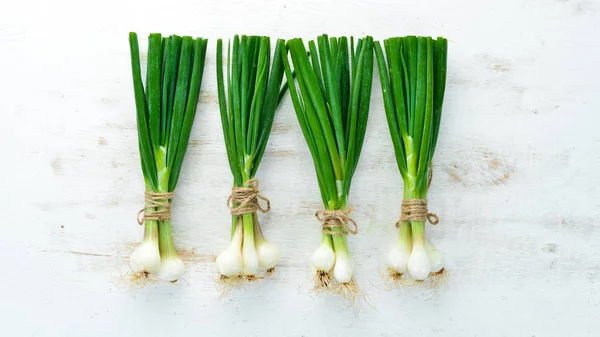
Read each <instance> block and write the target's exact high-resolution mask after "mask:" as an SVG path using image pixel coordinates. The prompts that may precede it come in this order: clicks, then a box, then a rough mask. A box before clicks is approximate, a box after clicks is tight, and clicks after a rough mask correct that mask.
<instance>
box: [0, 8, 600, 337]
mask: <svg viewBox="0 0 600 337" xmlns="http://www.w3.org/2000/svg"><path fill="white" fill-rule="evenodd" d="M177 3H180V5H177V6H175V5H171V4H169V5H167V4H166V3H165V2H164V1H127V0H119V1H115V0H106V1H102V2H91V3H90V2H83V1H66V0H56V1H51V2H48V1H19V2H11V3H10V4H8V3H4V6H2V7H3V9H2V10H1V11H0V50H2V52H1V53H0V90H1V92H2V93H3V94H2V99H0V111H1V113H2V116H3V117H4V118H3V123H1V124H0V131H1V132H0V140H1V141H2V143H3V144H4V147H3V152H4V153H5V154H6V156H5V157H4V158H5V160H4V165H2V166H1V168H0V173H1V174H2V177H3V179H2V181H1V182H0V186H1V187H2V188H3V190H4V191H5V193H4V194H3V195H2V197H0V198H1V204H2V209H3V214H4V217H5V221H4V224H3V227H2V228H3V233H2V235H1V236H0V254H1V256H3V257H4V258H5V263H6V264H5V265H4V266H5V267H6V269H4V272H3V274H2V277H1V279H0V299H1V301H0V323H1V325H2V331H3V334H2V335H6V336H61V337H64V336H78V337H79V336H163V335H169V336H229V335H237V336H245V335H252V336H417V335H418V336H537V337H540V336H597V335H598V332H599V331H600V257H599V256H600V255H599V254H598V253H599V250H598V249H599V248H598V242H600V228H599V227H600V226H599V223H600V190H598V186H599V185H600V178H599V177H600V174H599V172H600V155H599V153H600V133H599V132H598V131H597V130H598V125H600V117H599V116H600V115H599V113H598V112H599V111H600V104H599V103H598V99H597V95H598V92H599V90H600V85H599V84H598V78H600V65H599V63H598V60H600V40H598V38H597V36H598V33H600V31H599V27H598V22H600V3H599V2H598V1H591V0H556V1H552V0H505V1H467V0H459V1H402V2H400V1H391V0H390V1H350V0H347V1H328V2H321V1H316V0H310V1H269V0H260V1H223V0H219V1H214V0H207V1H192V0H186V1H178V2H177ZM259 10H260V12H259ZM129 31H136V32H138V33H139V35H140V36H141V37H144V36H147V33H149V32H162V33H164V34H170V33H177V34H189V35H194V36H204V37H208V38H209V39H210V42H209V50H208V55H207V61H206V63H207V67H206V71H205V75H204V80H203V86H202V93H201V97H200V106H199V111H198V114H197V118H196V122H195V126H194V129H193V132H192V137H191V138H192V139H191V142H190V147H189V148H188V154H187V156H186V161H185V164H184V167H183V170H182V175H181V179H180V181H179V186H178V188H177V191H176V196H175V204H174V219H173V223H174V235H175V241H176V244H177V246H178V248H179V249H180V251H181V255H182V257H183V258H184V260H185V262H186V265H187V270H186V274H185V280H183V281H181V282H179V283H178V284H175V285H170V284H169V285H165V284H155V285H151V286H148V287H146V288H144V289H141V290H134V289H130V288H129V287H128V286H127V285H125V284H123V283H122V282H120V281H121V280H120V279H121V277H122V275H123V274H124V273H125V272H126V271H127V257H128V256H129V254H130V253H131V251H132V249H133V247H135V245H136V243H137V242H138V241H139V240H140V239H141V236H142V228H141V227H140V226H138V225H137V224H136V221H135V215H136V213H137V211H138V209H139V208H141V207H142V195H143V182H142V177H141V169H140V165H139V157H138V150H137V140H136V130H135V120H134V118H135V113H134V99H133V90H132V85H131V78H130V65H129V54H128V53H129V51H128V47H127V32H129ZM323 32H327V33H329V34H331V35H339V34H346V35H363V34H366V33H368V34H371V35H373V36H374V37H375V38H376V39H382V38H385V37H388V36H392V35H406V34H419V35H434V36H436V35H442V36H445V37H447V38H448V39H449V64H448V76H449V77H448V85H447V92H446V100H445V104H444V115H443V119H442V125H441V131H440V139H439V143H438V144H439V147H438V150H437V152H436V156H435V158H434V178H433V185H432V188H431V192H430V200H429V201H430V208H431V210H432V211H435V212H436V213H437V214H438V215H439V216H440V218H441V223H440V225H439V226H437V227H435V228H433V229H431V230H430V237H431V240H432V242H434V243H435V244H436V245H437V246H438V247H439V248H440V249H441V250H442V251H443V252H444V253H445V256H446V260H447V268H448V270H449V271H450V282H449V284H448V286H447V288H446V290H445V291H444V292H442V293H441V294H439V295H437V296H435V297H434V298H430V295H431V293H430V292H429V291H427V290H424V289H420V288H416V289H412V290H411V289H407V290H404V291H401V290H397V289H396V290H387V289H386V287H385V284H384V283H383V281H382V278H381V276H380V268H381V262H382V260H383V257H384V256H385V254H386V253H387V249H388V247H389V245H390V244H391V242H392V241H393V240H394V239H395V237H396V235H397V232H396V231H397V230H396V229H395V228H394V226H393V224H394V222H395V221H396V219H397V217H398V215H399V205H400V201H401V196H402V181H401V179H400V175H399V173H398V171H397V168H396V164H395V162H394V159H393V150H392V146H391V142H390V139H389V135H388V131H387V126H386V123H385V116H384V113H383V106H382V98H381V91H380V86H379V81H378V75H377V74H375V80H374V84H373V95H372V100H371V115H370V120H369V125H368V129H367V136H366V140H365V145H364V150H363V154H362V157H361V161H360V163H359V166H358V170H357V172H356V175H355V178H354V181H353V186H352V190H351V195H350V204H352V205H354V207H355V208H356V212H355V213H354V214H355V219H356V220H357V222H358V224H359V230H360V232H359V234H358V235H357V236H354V237H352V238H350V248H351V250H352V252H353V254H354V257H355V258H356V262H357V274H358V275H357V280H358V282H359V284H360V285H361V287H362V289H363V290H364V291H365V292H366V293H367V294H368V296H369V298H370V300H371V302H372V304H373V306H374V307H375V309H374V308H372V307H370V306H368V305H365V306H364V307H363V308H362V310H361V311H360V312H359V314H358V316H357V315H355V312H354V311H353V310H352V309H351V308H348V307H347V304H345V303H344V301H342V300H341V299H339V298H337V297H335V296H315V295H314V294H313V293H312V292H311V284H310V278H311V271H310V268H309V257H310V254H311V253H312V252H313V250H314V249H315V248H316V247H317V245H318V244H319V225H318V223H317V222H316V220H315V219H314V217H313V214H314V211H315V210H316V209H317V208H319V207H320V197H319V195H318V187H317V182H316V178H315V173H314V169H313V166H312V160H311V158H310V155H309V152H308V149H307V147H306V144H305V143H304V139H303V138H302V135H301V132H300V129H299V127H298V125H297V121H296V117H295V115H294V112H293V109H292V106H291V104H290V102H289V99H286V100H285V103H284V104H283V106H281V108H280V110H279V112H278V114H277V116H276V119H275V125H274V128H273V134H272V137H271V139H270V142H269V145H268V148H267V152H266V154H265V157H264V160H263V163H262V165H261V168H260V170H259V173H258V178H260V180H261V188H262V192H263V194H264V195H265V196H268V197H269V198H270V199H271V201H272V206H273V208H272V211H271V212H270V213H269V214H267V215H265V216H261V221H262V223H263V224H264V230H265V234H266V235H267V237H268V239H269V240H271V241H272V242H274V243H276V244H277V245H278V246H279V247H280V249H281V263H280V267H279V268H278V269H277V272H276V275H275V277H274V278H272V279H268V280H264V281H263V282H260V283H256V284H252V285H249V286H248V287H247V288H245V289H240V290H235V291H233V292H232V293H231V294H229V295H227V296H225V297H222V298H221V297H220V296H219V295H220V293H219V291H218V289H216V287H215V283H214V278H215V276H216V271H215V269H214V267H213V265H212V263H211V260H212V258H213V256H214V255H216V254H218V253H219V252H220V251H221V250H222V249H224V248H225V246H226V244H227V241H228V233H229V227H230V222H229V217H228V212H227V208H226V206H225V200H226V198H227V196H228V193H229V190H230V187H231V182H232V179H231V176H230V174H229V170H228V167H227V159H226V156H225V148H224V144H223V139H222V134H221V131H220V126H219V122H220V121H219V113H218V106H217V99H216V76H215V43H216V39H217V38H218V37H223V38H227V37H229V36H231V35H233V34H235V33H246V34H268V35H270V36H272V37H282V38H291V37H296V36H301V37H303V38H305V39H308V38H314V37H315V36H317V35H318V34H321V33H323ZM141 45H142V48H145V46H146V41H145V40H144V39H142V41H141ZM428 298H429V300H427V299H428Z"/></svg>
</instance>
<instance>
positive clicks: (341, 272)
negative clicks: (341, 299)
mask: <svg viewBox="0 0 600 337" xmlns="http://www.w3.org/2000/svg"><path fill="white" fill-rule="evenodd" d="M353 276H354V259H352V257H351V256H349V255H346V254H340V255H338V256H336V261H335V266H334V267H333V277H335V279H336V281H338V282H340V283H348V282H350V281H351V280H352V277H353Z"/></svg>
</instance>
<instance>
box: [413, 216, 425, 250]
mask: <svg viewBox="0 0 600 337" xmlns="http://www.w3.org/2000/svg"><path fill="white" fill-rule="evenodd" d="M410 227H411V230H412V239H413V245H415V246H418V245H422V244H424V243H425V223H423V221H411V222H410Z"/></svg>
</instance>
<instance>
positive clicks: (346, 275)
mask: <svg viewBox="0 0 600 337" xmlns="http://www.w3.org/2000/svg"><path fill="white" fill-rule="evenodd" d="M349 44H350V52H349V51H348V47H349V46H348V45H349ZM308 46H309V51H310V52H307V50H306V48H305V46H304V43H303V42H302V39H292V40H289V41H288V43H287V46H286V48H285V49H283V50H282V59H283V64H284V68H285V73H286V77H287V80H288V84H289V87H290V94H291V97H292V101H293V104H294V109H295V111H296V115H297V117H298V121H299V123H300V127H301V128H302V132H303V134H304V138H305V139H306V142H307V144H308V147H309V149H310V152H311V154H312V157H313V161H314V166H315V170H316V173H317V180H318V182H319V189H320V191H321V197H322V199H323V205H324V206H325V210H322V211H318V212H317V214H316V215H317V218H318V219H319V221H321V223H322V226H323V228H322V233H323V235H322V239H321V245H320V246H319V248H318V249H317V250H316V251H315V253H314V254H313V256H312V264H313V267H314V268H315V269H316V277H315V280H316V284H315V287H316V289H317V290H319V289H324V290H333V291H336V289H342V290H343V289H344V288H346V290H348V289H352V288H353V287H356V285H355V282H354V269H355V267H354V260H353V258H352V256H351V255H350V252H349V251H348V247H347V243H346V242H347V241H346V235H348V234H356V233H357V227H356V223H355V222H354V221H353V220H352V218H351V217H350V216H349V213H350V212H351V211H352V208H351V207H350V208H347V201H348V195H349V192H350V184H351V181H352V176H353V174H354V171H355V170H356V166H357V164H358V159H359V156H360V151H361V148H362V144H363V140H364V137H365V131H366V127H367V117H368V113H369V103H370V97H371V84H372V81H373V39H372V38H371V37H365V38H363V39H359V40H358V43H357V44H356V48H354V39H353V38H350V43H348V38H346V37H340V38H335V37H332V38H329V37H328V36H327V35H322V36H319V37H318V38H317V43H316V44H315V41H310V42H309V43H308ZM287 50H289V53H290V55H291V59H292V63H293V66H294V71H295V75H296V77H297V82H294V79H293V77H294V74H293V73H292V69H291V67H290V62H289V60H288V55H287ZM332 274H333V277H334V278H335V281H337V283H338V284H339V286H337V287H336V286H335V283H334V282H333V280H332V279H331V276H332ZM344 292H345V291H344ZM350 293H352V291H350Z"/></svg>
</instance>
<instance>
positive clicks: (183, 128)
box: [129, 33, 207, 281]
mask: <svg viewBox="0 0 600 337" xmlns="http://www.w3.org/2000/svg"><path fill="white" fill-rule="evenodd" d="M129 46H130V51H131V67H132V74H133V88H134V93H135V105H136V119H137V129H138V145H139V150H140V159H141V166H142V172H143V174H144V181H145V185H146V186H145V187H146V207H145V208H144V210H143V213H144V217H143V219H142V221H143V224H144V238H143V241H142V243H141V244H140V246H139V247H138V248H137V249H136V250H135V251H134V252H133V254H132V255H131V257H130V260H129V265H130V267H131V269H132V270H133V272H134V273H143V274H150V273H157V274H158V276H159V278H160V279H162V280H166V281H176V280H177V279H179V278H180V277H181V276H182V275H183V271H184V265H183V262H182V261H181V259H180V258H179V255H178V254H177V252H176V251H175V244H174V242H173V235H172V233H171V214H170V210H171V200H172V196H173V192H174V190H175V187H176V186H177V180H178V179H179V174H180V171H181V166H182V164H183V158H184V156H185V152H186V150H187V146H188V143H189V139H190V132H191V130H192V125H193V123H194V117H195V115H196V107H197V105H198V97H199V95H200V85H201V83H202V74H203V71H204V60H205V56H206V47H207V40H206V39H202V38H192V37H190V36H184V37H180V36H177V35H171V36H169V37H162V35H161V34H150V36H149V38H148V61H147V72H146V85H145V87H144V84H143V82H142V74H141V67H140V51H139V45H138V38H137V34H136V33H129ZM140 213H141V212H140ZM140 222H141V221H140Z"/></svg>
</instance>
